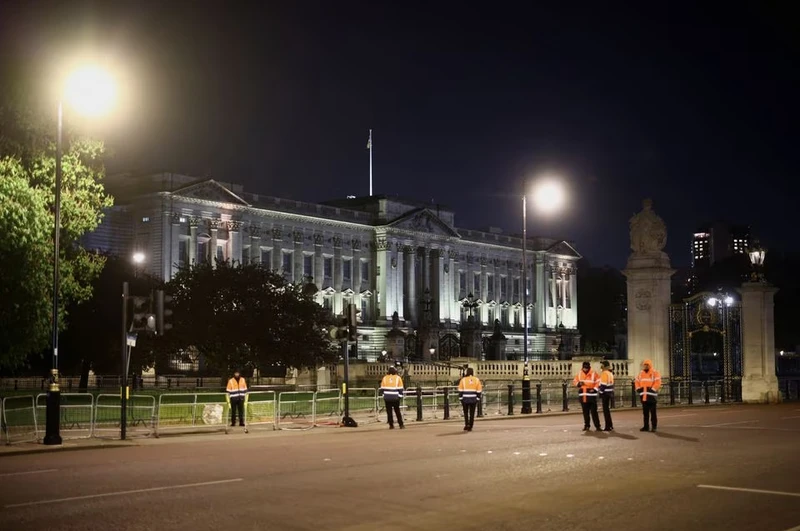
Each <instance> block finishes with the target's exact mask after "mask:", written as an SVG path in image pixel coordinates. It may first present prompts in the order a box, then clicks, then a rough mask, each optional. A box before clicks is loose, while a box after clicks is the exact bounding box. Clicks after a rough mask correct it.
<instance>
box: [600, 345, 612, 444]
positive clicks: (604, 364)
mask: <svg viewBox="0 0 800 531" xmlns="http://www.w3.org/2000/svg"><path fill="white" fill-rule="evenodd" d="M600 368H601V369H603V372H601V373H600V386H599V387H598V388H597V390H598V392H599V393H600V398H601V399H602V400H603V420H604V421H605V423H606V426H605V429H604V430H603V431H614V421H613V420H611V402H612V401H613V400H614V373H613V372H612V371H611V364H610V363H609V362H608V360H603V361H601V362H600Z"/></svg>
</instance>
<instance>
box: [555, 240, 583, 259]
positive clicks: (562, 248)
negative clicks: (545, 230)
mask: <svg viewBox="0 0 800 531" xmlns="http://www.w3.org/2000/svg"><path fill="white" fill-rule="evenodd" d="M547 254H556V255H558V256H568V257H570V258H583V257H582V256H581V254H580V253H579V252H578V251H576V250H575V248H574V247H573V246H572V245H570V244H569V243H567V242H565V241H563V240H562V241H560V242H558V243H556V244H555V245H551V246H550V247H549V248H548V249H547Z"/></svg>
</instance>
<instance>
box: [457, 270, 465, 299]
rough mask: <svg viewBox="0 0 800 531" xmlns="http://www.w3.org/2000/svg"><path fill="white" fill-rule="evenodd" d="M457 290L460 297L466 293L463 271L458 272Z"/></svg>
mask: <svg viewBox="0 0 800 531" xmlns="http://www.w3.org/2000/svg"><path fill="white" fill-rule="evenodd" d="M458 290H459V291H460V292H461V297H464V296H466V294H467V274H466V273H465V272H464V271H459V272H458Z"/></svg>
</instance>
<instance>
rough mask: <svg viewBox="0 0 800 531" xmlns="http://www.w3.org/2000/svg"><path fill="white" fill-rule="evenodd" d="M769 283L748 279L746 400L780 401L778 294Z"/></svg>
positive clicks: (744, 291)
mask: <svg viewBox="0 0 800 531" xmlns="http://www.w3.org/2000/svg"><path fill="white" fill-rule="evenodd" d="M777 291H778V288H776V287H774V286H772V285H770V284H768V283H766V282H745V283H744V284H743V285H742V287H741V288H740V290H739V292H740V293H741V294H742V343H743V348H742V401H744V402H760V403H776V402H779V401H780V392H779V390H778V377H777V373H776V372H775V311H774V306H775V305H774V302H773V299H774V297H775V293H776V292H777Z"/></svg>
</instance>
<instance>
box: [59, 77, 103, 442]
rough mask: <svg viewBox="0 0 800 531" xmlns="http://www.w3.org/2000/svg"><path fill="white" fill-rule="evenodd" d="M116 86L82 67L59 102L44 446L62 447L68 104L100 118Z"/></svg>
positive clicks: (70, 78) (76, 109) (64, 88)
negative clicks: (62, 285)
mask: <svg viewBox="0 0 800 531" xmlns="http://www.w3.org/2000/svg"><path fill="white" fill-rule="evenodd" d="M114 99H115V90H114V82H113V80H112V78H111V75H110V74H108V73H107V72H105V71H104V70H102V69H100V68H97V67H82V68H79V69H77V70H75V71H74V72H72V74H70V75H69V76H68V77H67V79H66V82H65V84H64V87H63V91H62V94H61V97H60V98H59V99H58V125H57V127H58V134H57V136H56V180H55V205H54V206H55V208H54V217H55V228H54V234H53V313H52V317H51V318H52V322H53V369H52V370H51V375H50V387H49V391H48V393H47V409H46V424H45V436H44V441H43V442H44V444H46V445H55V444H61V433H60V431H61V426H60V423H61V418H60V417H61V414H60V408H61V391H60V389H59V386H58V292H59V287H60V278H59V261H60V256H59V254H60V242H59V235H60V232H61V174H62V171H61V158H62V138H63V134H62V129H63V115H64V102H67V103H68V104H69V105H70V107H72V108H73V109H74V110H75V111H76V112H78V113H80V114H84V115H88V116H98V115H100V114H102V113H104V112H106V111H108V109H109V108H110V107H111V106H112V105H113V103H114Z"/></svg>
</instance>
